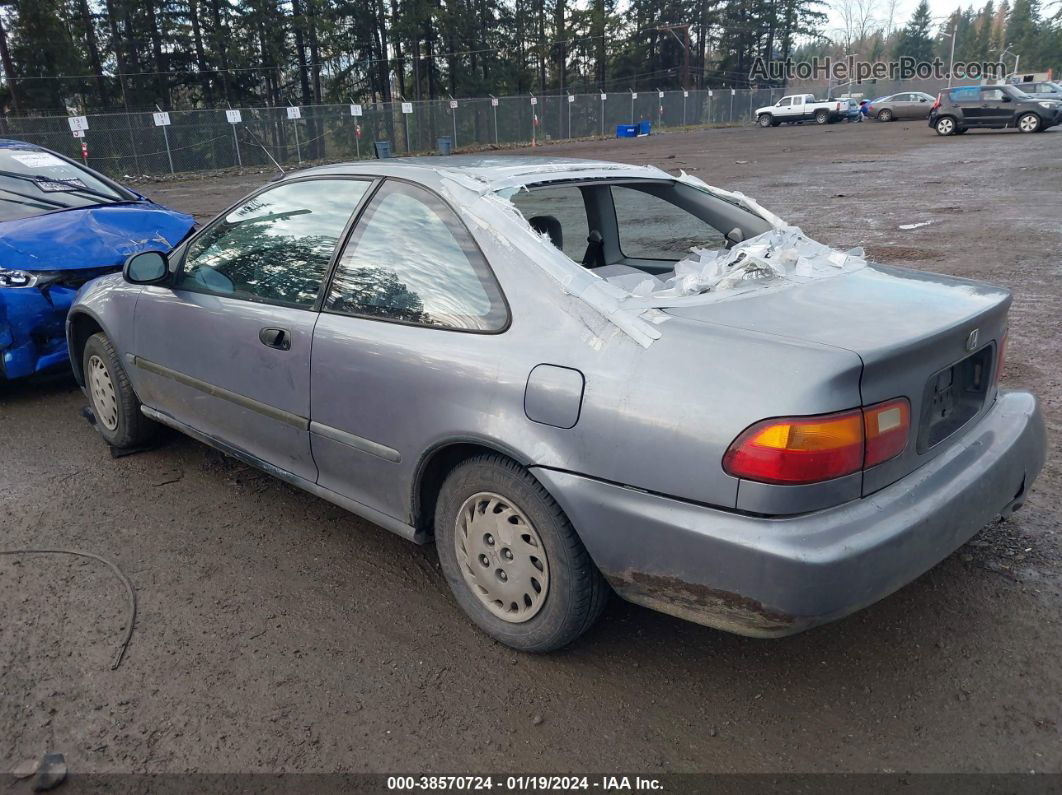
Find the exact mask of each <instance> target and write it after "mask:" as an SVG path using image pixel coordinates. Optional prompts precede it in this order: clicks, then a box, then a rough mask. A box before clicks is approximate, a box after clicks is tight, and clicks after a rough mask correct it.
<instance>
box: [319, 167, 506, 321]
mask: <svg viewBox="0 0 1062 795" xmlns="http://www.w3.org/2000/svg"><path fill="white" fill-rule="evenodd" d="M325 309H328V310H331V311H334V312H342V313H345V314H351V315H360V316H364V317H372V318H378V319H381V320H391V321H398V322H401V323H416V324H420V325H425V326H441V327H444V328H451V329H461V330H465V331H497V330H499V329H501V328H503V327H504V326H505V322H506V319H507V316H508V314H507V310H506V307H505V302H504V300H503V298H502V296H501V290H500V289H499V288H498V285H497V283H496V282H495V280H494V275H493V273H491V271H490V267H489V266H488V265H487V262H486V260H485V259H484V258H483V255H482V254H481V253H480V251H479V249H478V248H477V247H476V244H475V242H474V241H473V240H472V236H471V235H470V234H469V233H468V230H467V229H466V228H465V227H464V225H463V224H462V223H461V221H460V219H459V218H458V217H457V215H456V214H455V213H454V211H453V210H451V209H450V208H449V207H448V206H446V204H444V203H443V201H442V200H441V199H439V198H438V197H437V196H435V195H434V194H431V193H429V192H428V191H425V190H423V189H421V188H416V187H413V186H412V185H408V184H406V183H403V182H393V181H388V182H387V183H386V184H385V185H384V186H383V188H381V189H380V192H379V193H377V194H376V196H375V197H374V198H373V200H372V203H371V204H370V205H369V207H368V209H366V211H365V215H364V216H363V217H362V219H361V220H360V221H359V222H358V226H357V228H356V229H355V231H354V235H353V236H352V237H351V239H350V243H348V244H347V248H346V250H345V251H344V252H343V255H342V257H341V258H340V261H339V267H338V268H337V269H336V275H335V277H334V279H333V281H332V286H331V288H330V289H329V291H328V297H327V299H326V300H325Z"/></svg>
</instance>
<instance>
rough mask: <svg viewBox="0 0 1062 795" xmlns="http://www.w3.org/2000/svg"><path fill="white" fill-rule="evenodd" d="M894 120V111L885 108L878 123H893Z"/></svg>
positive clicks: (879, 114)
mask: <svg viewBox="0 0 1062 795" xmlns="http://www.w3.org/2000/svg"><path fill="white" fill-rule="evenodd" d="M892 119H893V116H892V111H891V110H889V109H888V108H885V110H883V111H880V112H879V113H878V121H892Z"/></svg>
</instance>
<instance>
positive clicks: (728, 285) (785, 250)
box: [435, 163, 866, 347]
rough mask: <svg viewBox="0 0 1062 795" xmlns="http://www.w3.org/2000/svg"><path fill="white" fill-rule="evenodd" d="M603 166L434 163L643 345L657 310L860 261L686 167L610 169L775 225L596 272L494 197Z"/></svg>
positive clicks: (472, 205)
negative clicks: (673, 184) (676, 185)
mask: <svg viewBox="0 0 1062 795" xmlns="http://www.w3.org/2000/svg"><path fill="white" fill-rule="evenodd" d="M609 170H612V169H609V168H607V167H604V164H601V163H585V164H583V163H575V164H571V163H565V164H550V165H543V166H542V167H541V168H536V169H530V170H528V169H526V167H523V168H520V169H512V170H511V172H508V173H507V172H506V170H499V171H500V172H501V173H500V174H499V175H498V177H497V178H494V179H488V178H486V177H485V176H480V175H472V174H470V173H468V172H467V171H461V170H459V169H451V168H437V169H435V171H436V173H437V175H438V176H439V178H440V179H441V183H442V186H443V192H444V193H445V194H446V195H447V198H449V199H450V200H451V203H452V204H453V206H454V207H456V208H457V209H458V210H459V211H460V213H461V214H462V216H463V217H464V218H465V219H466V221H468V222H469V224H470V225H472V226H473V227H476V228H478V229H480V230H482V231H483V232H485V233H487V234H490V235H491V236H492V238H493V239H494V240H495V241H496V242H497V243H498V244H499V245H501V246H503V247H505V248H509V249H514V248H515V249H516V250H518V251H519V252H520V253H522V254H524V255H525V256H526V257H527V258H528V259H530V260H531V261H532V262H534V263H535V264H537V265H538V266H539V267H540V268H542V269H543V270H544V271H545V272H546V273H547V274H548V275H549V276H551V277H552V278H553V279H555V280H556V281H557V282H558V283H559V284H560V286H561V287H562V289H563V290H564V291H565V292H566V293H568V294H570V295H573V296H575V297H577V298H579V299H580V300H582V301H583V302H584V303H585V304H587V305H588V306H590V307H591V308H593V309H594V310H596V311H597V312H598V313H600V314H601V315H602V316H603V317H604V318H605V319H606V320H607V321H609V322H610V323H612V324H613V325H615V326H616V327H617V328H619V329H620V330H622V331H623V332H624V333H625V334H626V335H627V336H629V337H630V338H631V339H633V340H634V341H635V342H637V343H638V344H639V345H642V346H644V347H648V346H649V345H650V344H652V342H653V341H654V340H656V339H659V338H660V335H661V331H660V329H659V328H658V326H659V325H660V324H661V323H662V322H664V320H666V319H667V318H666V316H665V315H664V314H663V313H661V312H660V311H659V310H660V309H664V308H667V307H669V306H688V305H690V304H694V303H707V302H712V301H715V300H719V298H721V297H726V295H727V294H728V293H730V294H733V291H735V290H740V291H742V292H744V291H746V290H747V289H755V288H760V287H769V286H778V285H781V284H785V283H786V282H805V281H809V280H813V279H819V278H824V277H829V276H835V275H838V274H840V273H843V272H846V271H851V270H854V269H857V268H861V267H864V266H865V265H866V261H865V260H864V259H863V251H862V249H852V250H850V251H848V252H841V251H837V250H834V249H831V248H829V247H828V246H824V245H822V244H821V243H817V242H815V241H814V240H811V239H810V238H808V237H806V236H805V235H804V234H803V233H802V232H801V231H800V229H799V228H797V227H794V226H789V225H788V224H786V222H785V221H783V220H782V219H781V218H779V217H778V216H777V215H775V214H774V213H772V212H770V211H769V210H766V209H765V208H763V207H762V206H760V204H759V203H758V202H756V201H755V200H753V199H750V198H748V197H747V196H745V195H744V194H741V193H738V192H732V191H725V190H721V189H719V188H714V187H711V186H710V185H707V184H706V183H704V182H703V181H702V180H700V179H698V178H696V177H692V176H690V175H688V174H686V173H685V172H681V174H680V175H679V176H678V177H675V176H673V175H671V174H668V173H666V172H664V171H661V170H660V169H657V168H654V167H644V168H639V169H634V168H632V167H630V166H621V165H618V164H617V165H615V166H614V171H615V172H616V173H620V174H622V175H624V176H634V174H632V173H631V172H632V171H636V172H637V176H640V177H643V178H649V179H674V180H677V181H678V182H681V183H683V184H686V185H689V186H691V187H694V188H696V189H698V190H702V191H704V192H706V193H708V194H710V195H712V196H716V197H718V198H720V199H723V200H726V201H730V202H732V203H734V204H736V205H738V206H740V207H742V208H744V209H746V210H748V211H749V212H751V213H753V214H754V215H757V216H759V217H760V218H762V219H764V220H765V221H767V223H769V224H770V225H771V226H772V227H773V228H772V229H770V230H768V231H767V232H764V233H763V234H760V235H757V236H756V237H753V238H750V239H749V240H746V241H743V242H741V243H738V244H736V245H734V246H733V247H732V248H730V249H729V250H726V249H719V250H706V249H696V248H695V249H692V250H691V251H690V253H689V254H688V255H687V256H686V257H685V258H684V259H682V260H681V261H680V262H678V263H677V264H676V266H675V271H674V273H673V274H670V275H665V276H664V277H657V276H653V275H651V274H648V273H640V272H638V271H637V269H634V268H624V269H622V271H616V269H615V268H614V269H613V271H608V269H607V268H606V269H598V271H601V273H600V274H599V273H596V272H595V271H592V270H588V269H587V268H584V267H583V266H581V265H579V264H578V263H575V262H573V261H572V260H571V259H569V258H568V257H567V256H566V255H565V254H564V253H563V252H562V251H560V250H559V249H558V248H557V247H556V246H554V245H553V244H552V243H551V242H550V241H549V238H548V236H546V235H543V234H540V233H538V232H536V231H535V230H533V229H532V228H531V227H530V225H529V224H528V223H527V221H526V219H525V218H524V217H523V215H522V214H521V213H520V211H519V210H517V209H516V206H515V205H513V204H512V202H510V201H509V200H508V199H507V198H504V197H503V196H502V195H499V192H500V191H504V190H505V189H510V188H512V189H520V188H522V187H524V186H525V185H528V184H534V183H536V182H542V181H548V180H549V178H550V177H553V178H564V177H566V176H567V177H571V178H576V179H578V178H579V176H580V175H581V174H585V173H586V172H605V173H604V174H602V176H608V171H609ZM544 176H545V179H543V177H544ZM614 271H615V272H614Z"/></svg>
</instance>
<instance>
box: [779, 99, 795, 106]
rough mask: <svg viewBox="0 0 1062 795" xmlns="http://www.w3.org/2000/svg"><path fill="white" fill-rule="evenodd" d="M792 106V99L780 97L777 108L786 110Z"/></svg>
mask: <svg viewBox="0 0 1062 795" xmlns="http://www.w3.org/2000/svg"><path fill="white" fill-rule="evenodd" d="M792 104H793V98H792V97H782V98H781V99H780V100H779V101H778V107H780V108H788V107H789V106H790V105H792Z"/></svg>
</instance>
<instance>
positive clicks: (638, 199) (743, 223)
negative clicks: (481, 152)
mask: <svg viewBox="0 0 1062 795" xmlns="http://www.w3.org/2000/svg"><path fill="white" fill-rule="evenodd" d="M503 195H504V196H505V197H506V198H509V199H510V201H512V203H513V204H514V205H515V206H516V208H517V209H518V210H519V211H520V212H521V214H522V215H523V216H524V219H525V220H526V221H527V222H528V224H529V225H530V226H531V228H532V229H534V230H535V231H536V232H538V233H539V234H540V235H541V236H542V237H543V238H544V239H545V240H548V241H549V242H550V243H552V244H553V245H554V246H555V247H556V248H557V249H559V250H561V251H563V252H564V254H565V255H566V256H567V257H568V258H569V259H570V260H572V261H573V262H575V263H577V264H579V265H581V266H582V267H584V268H586V269H588V270H589V271H590V272H591V273H593V274H595V275H596V276H599V277H601V278H602V279H604V280H605V281H606V282H608V283H609V284H610V285H612V286H614V287H617V288H619V289H622V290H625V291H626V292H629V293H631V294H633V295H635V296H638V297H643V298H650V297H651V298H654V299H655V298H660V299H670V298H676V297H684V296H690V295H700V294H704V293H709V292H722V291H725V290H732V289H734V288H736V287H746V286H750V283H755V284H753V286H757V285H758V284H760V283H764V282H769V281H772V280H776V279H777V278H780V277H790V276H794V277H797V278H816V277H819V276H824V275H832V274H833V273H836V272H839V271H840V270H842V269H844V268H845V267H846V266H848V265H855V264H858V265H862V264H865V263H864V262H863V260H862V251H859V250H853V251H852V252H848V253H843V252H836V251H833V250H832V249H829V248H827V247H826V246H822V245H820V244H818V243H816V242H815V241H812V240H809V239H808V238H806V237H804V236H803V234H802V233H801V232H800V230H799V229H796V228H795V227H785V228H782V229H778V228H775V226H774V225H772V223H770V222H768V221H767V220H766V219H764V218H762V217H760V216H759V215H757V214H755V213H753V212H751V211H750V210H748V209H746V208H745V207H743V206H740V205H738V204H737V203H735V202H732V201H728V200H726V199H724V198H722V197H720V196H716V195H713V194H712V193H710V192H708V191H706V190H701V189H700V188H698V187H695V186H693V185H690V184H687V183H685V182H681V181H677V180H654V179H641V180H631V179H627V180H608V181H604V180H600V179H597V180H593V181H590V180H582V181H574V180H573V181H570V182H563V183H558V182H552V183H549V184H548V185H541V186H536V185H531V186H527V187H526V188H525V189H521V190H518V191H517V190H514V191H511V192H507V193H504V194H503Z"/></svg>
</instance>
